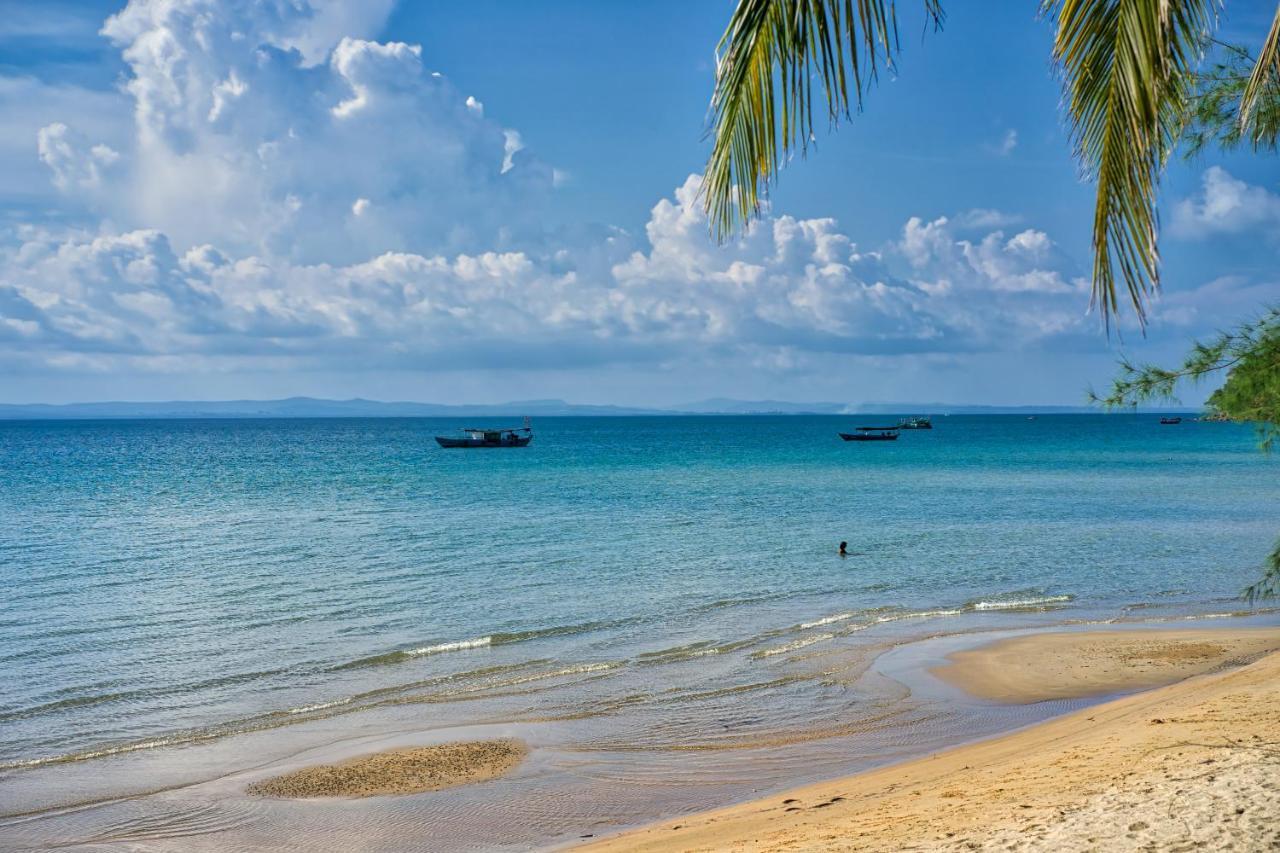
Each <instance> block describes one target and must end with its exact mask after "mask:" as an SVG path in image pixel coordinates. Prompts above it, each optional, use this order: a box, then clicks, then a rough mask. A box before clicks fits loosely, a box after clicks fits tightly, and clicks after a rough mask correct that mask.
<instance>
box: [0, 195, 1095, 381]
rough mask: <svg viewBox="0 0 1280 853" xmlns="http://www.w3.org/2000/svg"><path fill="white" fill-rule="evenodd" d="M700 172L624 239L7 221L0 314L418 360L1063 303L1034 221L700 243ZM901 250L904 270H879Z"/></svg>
mask: <svg viewBox="0 0 1280 853" xmlns="http://www.w3.org/2000/svg"><path fill="white" fill-rule="evenodd" d="M700 182H701V179H700V177H699V176H696V175H694V176H690V177H689V178H688V179H687V180H686V181H685V183H684V184H683V185H682V186H680V187H679V188H678V189H677V190H676V192H675V194H674V195H673V196H672V197H671V198H667V199H663V200H662V201H660V202H659V203H658V204H657V205H655V207H654V208H653V210H652V213H651V216H650V219H649V222H648V224H647V226H646V236H647V238H648V239H647V243H648V245H647V246H644V247H636V246H634V245H633V243H632V241H631V240H629V239H628V238H626V236H625V235H622V234H621V233H619V232H615V233H614V234H613V235H612V236H610V237H609V238H607V239H605V240H603V241H602V242H600V243H599V244H597V245H594V246H587V247H582V248H581V249H576V250H575V249H560V250H557V251H555V252H552V253H549V254H533V253H526V252H520V251H514V252H495V251H490V252H483V253H477V254H466V253H460V254H452V255H443V254H418V253H405V252H387V253H383V254H380V255H377V256H375V257H372V258H371V259H368V260H365V261H361V262H358V263H352V264H330V263H294V262H291V261H289V260H288V259H285V258H280V257H267V256H257V255H249V256H242V257H237V256H234V255H229V254H226V253H223V252H222V251H220V250H219V249H216V248H214V247H213V246H208V245H203V246H197V247H192V248H190V249H188V250H186V251H182V252H180V251H177V250H175V248H174V247H173V245H172V244H171V242H170V241H169V240H168V238H167V237H166V236H165V235H164V234H162V233H160V232H158V231H154V230H138V231H132V232H128V233H124V234H119V235H108V236H102V235H72V236H59V235H55V234H50V233H28V234H27V235H26V236H25V239H24V240H23V241H22V242H21V243H20V244H18V245H16V246H14V247H11V248H10V249H9V250H8V251H7V252H6V253H5V254H4V255H3V257H2V260H3V263H2V265H0V270H2V271H3V274H2V275H0V281H3V284H0V306H4V307H2V308H0V315H2V316H4V317H5V318H7V319H9V320H12V321H13V323H12V324H10V328H9V330H8V340H9V341H10V342H11V343H12V342H15V341H19V340H20V341H21V347H22V350H23V352H25V353H26V354H27V355H28V356H32V355H35V354H42V356H43V357H45V358H49V357H59V358H62V359H64V360H65V359H66V358H69V357H74V359H75V362H74V363H75V364H77V365H80V366H84V365H86V364H96V365H110V364H121V363H126V364H130V365H133V366H137V365H139V364H143V365H145V364H157V363H165V359H168V358H170V357H172V356H173V355H175V354H187V355H188V356H191V357H195V358H199V359H201V360H202V361H203V362H204V363H219V362H225V363H236V362H237V361H238V360H242V359H245V358H249V357H252V358H254V359H256V360H257V363H258V364H262V363H263V361H264V360H271V359H276V360H278V361H280V362H281V363H287V364H289V365H299V364H333V363H335V361H337V362H341V363H346V364H358V365H364V366H387V365H395V364H408V363H411V364H414V365H415V366H417V367H420V368H424V369H430V368H450V367H457V366H459V365H460V364H465V363H469V362H470V363H473V362H474V358H475V355H474V354H475V353H476V352H477V350H478V349H482V350H483V351H484V352H485V358H486V359H487V360H488V364H489V365H490V366H529V365H531V364H532V365H544V366H545V365H553V364H554V365H565V364H575V363H592V364H599V363H604V362H609V361H620V360H626V361H643V360H646V359H659V358H667V357H671V356H672V355H673V354H676V353H680V352H692V351H697V352H701V353H704V354H705V353H709V352H710V353H717V352H718V353H721V354H723V355H726V356H729V355H731V354H732V353H735V352H737V353H748V354H749V355H750V357H752V358H753V359H758V360H761V361H762V362H768V363H772V364H773V365H774V366H775V367H778V366H780V365H785V364H786V363H788V362H793V361H794V360H795V359H796V357H797V353H804V352H861V353H888V352H935V351H955V350H966V349H972V348H982V347H987V346H990V345H991V344H992V343H993V342H995V341H997V340H999V341H1002V342H1004V343H1008V342H1010V341H1016V340H1028V339H1034V338H1036V337H1040V336H1043V335H1046V334H1055V333H1058V332H1061V331H1063V330H1064V329H1067V328H1069V327H1071V326H1072V325H1073V324H1075V323H1078V322H1079V319H1080V318H1079V314H1080V303H1079V293H1078V290H1077V288H1076V287H1075V286H1074V285H1068V284H1066V283H1065V282H1064V281H1063V280H1062V278H1061V276H1060V275H1059V274H1058V273H1057V272H1054V271H1052V270H1048V269H1044V268H1042V267H1041V266H1039V265H1040V264H1041V263H1043V262H1044V261H1045V260H1047V259H1048V258H1049V257H1050V254H1051V242H1050V241H1049V240H1048V238H1047V237H1046V236H1045V235H1044V234H1042V233H1041V232H1037V231H1032V230H1028V231H1023V232H1020V233H1019V234H1016V235H1014V236H1013V237H1012V238H1007V239H1006V238H1005V237H1004V235H1003V234H1001V233H1000V232H993V233H992V234H990V235H988V237H987V238H985V239H984V240H982V241H980V242H978V243H970V242H968V241H964V240H957V239H955V237H954V236H953V235H952V234H951V233H950V230H949V227H948V223H947V221H946V220H945V219H938V220H934V221H933V222H930V223H924V222H922V221H920V220H918V219H913V220H911V221H910V222H908V223H907V225H906V227H905V228H904V232H903V239H902V242H901V243H900V244H899V246H896V247H890V249H891V253H890V254H889V255H886V254H883V253H877V252H863V251H860V250H859V249H858V248H857V247H856V246H855V245H854V243H853V241H852V240H851V239H850V238H849V236H848V235H846V234H844V233H842V232H841V231H840V230H839V228H838V226H837V224H836V223H835V222H834V221H833V220H830V219H810V220H799V219H795V218H792V217H789V216H776V217H769V218H767V219H765V220H764V221H762V222H760V223H758V224H757V225H755V226H754V227H753V228H752V229H750V231H749V232H748V233H747V234H745V235H744V236H743V237H742V238H741V239H740V240H738V241H735V242H733V243H730V244H727V245H719V244H717V243H716V242H715V241H713V240H712V239H710V237H709V236H708V229H707V220H706V215H705V213H704V212H703V209H702V206H701V204H700V203H699V200H698V192H699V188H700ZM360 201H364V199H361V200H360ZM357 206H359V202H357ZM903 259H905V260H906V261H907V262H908V265H909V266H910V267H911V275H910V276H907V277H900V276H895V275H894V274H893V273H892V272H891V269H890V268H891V266H892V264H893V263H894V262H900V261H901V260H903ZM975 290H984V291H988V292H989V293H991V294H994V295H995V296H996V299H995V300H994V302H993V303H991V304H988V305H986V307H985V308H984V310H983V312H982V313H977V312H974V311H970V310H967V309H966V308H965V307H964V306H965V305H966V304H968V301H967V299H966V296H968V295H972V292H973V291H975ZM1063 294H1067V295H1069V298H1067V299H1063V298H1062V295H1063Z"/></svg>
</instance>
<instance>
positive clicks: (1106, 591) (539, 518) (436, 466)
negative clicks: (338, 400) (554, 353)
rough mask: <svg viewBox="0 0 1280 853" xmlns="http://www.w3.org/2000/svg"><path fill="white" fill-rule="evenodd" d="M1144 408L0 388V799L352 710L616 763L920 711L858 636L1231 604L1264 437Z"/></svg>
mask: <svg viewBox="0 0 1280 853" xmlns="http://www.w3.org/2000/svg"><path fill="white" fill-rule="evenodd" d="M861 420H866V419H865V418H863V419H861ZM1157 420H1158V418H1156V417H1155V416H1150V415H1113V416H1103V415H1096V416H1092V415H1072V416H1041V417H1039V418H1037V419H1035V420H1029V419H1027V418H1025V417H1017V416H951V417H940V418H937V419H936V421H935V424H936V428H935V429H934V430H932V431H928V432H925V431H915V432H906V433H903V435H902V438H901V439H900V440H899V441H897V442H894V443H870V444H852V443H844V442H842V441H840V440H839V439H838V438H837V436H836V432H837V431H838V430H844V429H847V428H849V427H850V426H854V425H856V423H859V422H861V421H860V420H859V419H851V418H836V417H696V418H695V417H687V418H686V417H670V418H565V419H544V420H541V421H539V422H535V424H534V427H535V438H534V442H533V444H532V445H531V446H530V447H528V448H525V449H508V450H488V451H456V450H455V451H445V450H441V449H439V448H437V447H436V445H435V443H434V441H432V436H433V435H435V434H437V433H441V432H444V431H448V430H453V429H456V428H457V427H458V426H460V425H461V424H460V423H458V422H455V421H443V420H439V421H433V420H417V419H412V420H410V419H406V420H391V419H387V420H383V419H365V420H287V421H286V420H262V421H258V420H236V421H132V422H9V423H0V469H2V470H3V479H2V480H0V588H2V589H3V590H4V592H3V595H2V596H0V667H2V671H3V675H4V684H5V687H4V690H3V693H2V695H0V803H5V805H0V812H3V814H7V815H15V814H17V813H20V812H21V813H36V814H38V813H40V812H42V810H45V809H47V808H49V807H51V806H55V805H56V806H65V805H68V804H75V803H83V802H88V801H90V800H94V799H97V798H102V797H112V796H116V795H119V794H121V793H132V792H135V791H142V790H152V789H155V788H157V787H165V786H167V785H170V783H172V784H173V785H178V784H179V783H181V784H192V783H198V782H202V781H206V780H208V779H210V778H214V777H217V776H220V775H221V776H225V775H226V774H227V773H231V772H236V771H239V770H242V769H243V768H245V767H248V766H250V765H251V764H252V763H253V762H251V761H247V760H246V757H245V756H246V754H252V755H253V756H254V757H255V758H263V759H275V758H279V757H281V756H282V755H283V754H285V753H287V752H288V750H286V749H285V748H284V747H283V746H279V745H280V744H288V749H289V750H296V749H301V748H302V747H304V746H305V747H308V748H310V747H314V746H315V745H316V744H320V743H323V742H326V741H327V742H332V741H335V740H339V739H340V738H341V736H342V735H341V732H349V731H351V730H353V729H354V730H359V731H360V732H361V733H362V735H367V736H375V735H379V734H380V733H388V732H404V731H409V730H412V729H417V730H436V729H438V730H441V731H444V730H447V729H449V727H453V726H460V725H470V724H477V723H482V724H485V725H504V726H508V727H509V726H518V727H526V728H522V729H521V732H522V733H523V734H526V735H527V736H530V737H532V738H533V739H534V740H535V741H536V740H537V738H538V737H539V736H540V735H538V734H536V733H534V734H531V735H530V734H528V729H527V727H533V726H538V725H546V726H549V727H550V728H548V729H546V731H548V732H553V733H552V734H546V735H543V736H544V737H546V738H547V739H548V740H549V741H555V743H556V745H557V748H559V749H562V750H567V751H571V752H575V753H576V754H578V755H593V756H596V760H597V761H598V765H597V766H606V765H607V766H609V767H610V768H612V769H611V770H610V771H609V773H610V774H613V775H611V776H610V778H613V779H615V780H616V779H620V778H625V779H627V780H629V783H636V780H637V779H640V780H643V779H644V778H646V777H645V773H646V772H648V771H646V769H645V768H646V766H647V765H646V762H656V761H658V759H657V758H655V756H659V755H662V754H670V755H673V756H674V755H677V754H681V755H682V754H683V752H682V751H687V750H688V749H689V747H690V746H691V745H692V746H693V747H696V748H697V749H698V750H701V751H702V752H704V753H706V754H711V753H716V754H717V755H718V754H720V753H725V754H726V755H728V754H733V755H737V754H738V753H740V752H744V751H745V752H751V751H752V750H755V753H753V754H754V755H756V756H757V757H759V756H760V755H766V754H768V755H772V753H768V750H770V749H773V748H775V747H778V746H780V745H785V744H793V743H797V742H806V743H807V742H817V741H822V740H823V739H824V738H831V737H848V736H851V735H852V734H856V733H865V732H869V731H872V730H875V731H881V732H890V733H892V732H899V733H901V732H909V731H921V730H927V731H930V732H932V731H935V728H936V727H937V726H941V727H943V728H945V726H946V725H951V724H952V723H948V722H947V720H948V719H949V718H946V717H945V714H944V715H943V716H942V717H939V716H938V714H940V713H942V712H940V711H937V709H932V710H929V709H922V707H921V706H919V705H913V704H912V703H910V702H907V701H906V700H905V699H904V698H903V694H902V692H901V691H896V692H895V689H894V688H893V686H892V685H889V684H887V683H879V682H876V683H869V682H868V681H867V680H866V677H865V673H866V664H867V661H868V660H869V654H870V651H871V650H877V649H882V648H886V647H888V646H891V645H893V644H895V643H900V642H902V641H904V640H907V639H912V638H916V637H923V636H934V635H939V634H948V633H961V632H966V631H977V630H998V629H1002V628H1018V627H1025V626H1033V625H1043V624H1052V623H1056V622H1074V621H1092V620H1120V621H1134V622H1137V621H1142V620H1161V619H1176V618H1184V617H1187V616H1192V615H1203V614H1224V613H1229V612H1233V611H1239V610H1243V609H1244V605H1243V604H1242V603H1241V602H1240V601H1239V599H1238V598H1237V597H1236V596H1237V594H1238V593H1239V591H1240V589H1241V587H1243V586H1244V585H1245V584H1246V583H1248V582H1249V581H1251V580H1253V579H1255V578H1256V576H1257V574H1258V571H1259V565H1260V562H1261V557H1262V555H1263V554H1264V553H1265V552H1266V551H1267V550H1268V549H1269V547H1270V545H1271V542H1272V540H1273V538H1274V536H1275V535H1276V533H1277V531H1278V530H1280V477H1277V473H1278V472H1280V468H1277V463H1276V461H1275V460H1273V459H1267V458H1264V457H1263V456H1261V455H1260V454H1259V453H1258V452H1257V451H1256V449H1255V442H1254V437H1253V433H1252V430H1251V429H1250V428H1249V427H1245V426H1238V425H1231V424H1218V423H1197V422H1186V423H1183V424H1181V425H1179V426H1175V427H1169V426H1160V425H1158V423H1157ZM842 539H844V540H848V542H849V545H850V552H851V553H850V556H849V557H847V558H844V559H841V558H840V557H839V556H837V554H836V545H837V543H838V542H839V541H840V540H842ZM930 720H932V721H934V722H929V721H930ZM939 720H940V721H939ZM570 723H572V725H570ZM955 725H956V726H959V725H960V724H959V723H955ZM966 725H968V724H966ZM975 725H976V724H975ZM930 726H933V727H935V728H930ZM922 727H923V729H922ZM961 729H963V731H976V729H966V728H964V727H963V726H960V729H957V731H959V730H961ZM937 731H941V729H937ZM941 736H942V735H941V734H939V735H938V737H941ZM884 737H885V738H887V740H883V741H876V742H877V743H881V742H883V743H885V744H887V743H889V742H890V741H892V740H893V738H892V737H890V736H889V735H885V736H884ZM864 740H865V738H864ZM868 742H869V741H868ZM893 742H895V743H896V741H893ZM273 749H274V750H276V751H275V752H273V751H272V750H273ZM885 749H886V750H887V752H886V754H888V752H891V751H892V750H890V749H889V747H888V746H886V747H885ZM868 750H869V751H868V755H869V754H870V752H872V751H873V750H870V748H868ZM791 754H794V750H793V751H792V753H791ZM779 755H781V754H779ZM601 756H609V758H608V760H607V761H606V760H605V759H604V758H601ZM628 756H631V757H628ZM826 758H828V759H830V758H831V756H830V755H827V756H826ZM674 760H676V759H673V761H674ZM680 760H681V761H684V759H683V758H681V759H680ZM735 760H736V759H735ZM788 760H791V759H784V758H782V757H777V758H776V760H775V761H774V762H773V763H772V764H770V765H769V767H770V770H769V772H771V773H773V775H772V776H769V773H765V774H764V775H765V776H768V778H769V779H771V780H774V781H777V782H781V781H786V780H787V779H790V778H793V777H802V776H803V775H804V773H803V772H801V770H800V769H799V768H796V767H791V766H790V765H787V764H786V762H787V761H788ZM140 762H141V763H140ZM726 762H727V763H726ZM659 765H660V766H659ZM659 765H654V768H655V769H653V770H652V772H653V773H659V772H661V773H662V774H667V775H665V776H664V777H663V778H668V776H669V774H670V773H671V766H672V765H671V764H670V763H667V764H661V763H660V762H659ZM681 766H682V767H685V768H686V770H687V771H688V773H689V774H691V775H690V777H689V778H690V779H691V780H693V781H691V782H690V784H691V785H692V784H695V783H696V784H707V785H709V784H711V782H712V781H713V780H721V781H723V777H725V776H726V775H727V776H728V777H733V774H734V773H735V772H739V771H737V770H735V769H734V767H735V765H733V763H732V761H731V760H730V759H729V758H725V757H723V756H722V757H719V758H716V759H715V760H714V761H711V760H703V761H702V763H701V764H698V765H697V766H696V767H695V766H693V765H692V764H688V763H685V764H682V765H681ZM823 766H827V765H823ZM831 766H832V767H836V768H837V769H838V765H836V764H831ZM140 767H145V768H146V771H145V778H142V777H140V776H139V775H138V770H139V768H140ZM557 767H558V768H559V769H557ZM563 769H564V768H563V766H560V765H556V766H555V767H552V766H550V765H548V766H546V767H543V768H542V769H541V770H540V771H538V772H539V773H542V774H543V780H542V781H543V782H544V783H546V782H547V780H548V779H550V778H551V777H554V776H555V773H557V772H561V771H563ZM548 774H550V775H548ZM717 774H718V775H717ZM535 775H536V774H535ZM606 775H608V774H606ZM739 781H741V780H739ZM544 787H545V785H544ZM717 790H719V789H717ZM752 790H754V789H752ZM713 799H714V798H713ZM614 800H615V801H617V802H622V801H623V800H625V798H620V797H615V798H614ZM637 802H639V801H637ZM646 802H647V801H646ZM695 804H697V803H695ZM246 808H247V807H246ZM547 808H550V807H549V806H548V807H547ZM645 808H648V806H643V805H635V806H634V809H633V810H632V811H631V812H627V811H625V810H624V811H623V813H619V814H605V812H604V811H597V812H592V813H591V814H592V815H594V816H595V817H598V818H599V819H601V820H604V819H615V820H618V821H623V822H625V821H627V820H636V819H642V818H643V817H645V816H646V814H647V813H646V812H645ZM601 816H602V817H601ZM595 817H593V819H595ZM245 819H246V820H248V818H245ZM24 820H26V818H24ZM452 820H454V823H452V824H449V825H451V826H454V827H455V829H456V830H457V832H458V833H459V836H458V837H466V836H467V835H468V828H467V827H466V826H464V825H462V824H460V823H458V821H462V820H464V819H463V818H454V819H452ZM526 822H527V821H526ZM215 823H216V822H215ZM217 825H218V826H221V824H217ZM229 825H230V824H228V826H229ZM7 826H9V828H10V830H13V826H14V825H13V824H8V825H7ZM29 828H30V827H29V826H28V829H29ZM82 829H83V828H82ZM13 831H16V830H13ZM66 831H67V832H71V830H66ZM86 831H87V830H86ZM565 831H566V827H564V826H551V827H547V828H546V830H545V832H543V836H545V837H552V836H555V835H556V834H557V832H559V833H561V834H563V832H565ZM4 833H5V826H4V825H0V838H3V836H4ZM72 835H74V833H72ZM214 835H215V836H216V833H214ZM37 836H38V837H39V839H40V840H41V841H47V840H48V838H47V837H45V836H39V833H37V834H36V836H31V837H37ZM23 837H24V838H27V840H28V841H30V838H29V837H27V836H23ZM503 837H505V836H503ZM540 837H542V836H540ZM517 840H518V839H517ZM259 842H262V839H261V838H260V839H259ZM446 846H447V845H446Z"/></svg>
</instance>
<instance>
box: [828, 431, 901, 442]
mask: <svg viewBox="0 0 1280 853" xmlns="http://www.w3.org/2000/svg"><path fill="white" fill-rule="evenodd" d="M840 437H841V438H843V439H844V440H845V441H897V440H898V436H897V435H896V434H890V435H866V434H864V433H859V432H842V433H840Z"/></svg>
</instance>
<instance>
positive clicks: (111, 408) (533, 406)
mask: <svg viewBox="0 0 1280 853" xmlns="http://www.w3.org/2000/svg"><path fill="white" fill-rule="evenodd" d="M1142 411H1144V412H1151V413H1162V412H1181V413H1188V412H1195V411H1197V410H1196V409H1192V408H1188V407H1185V406H1183V407H1177V408H1150V409H1143V410H1142ZM1098 413H1099V410H1098V409H1097V408H1093V407H1089V406H992V405H956V404H953V403H936V402H935V403H900V402H868V403H830V402H828V403H821V402H819V403H796V402H788V401H783V400H734V399H729V398H723V397H722V398H715V399H710V400H702V401H699V402H694V403H687V404H683V405H678V406H671V407H660V408H640V407H634V406H611V405H590V404H582V403H569V402H566V401H564V400H513V401H510V402H506V403H484V404H464V405H448V404H443V403H414V402H382V401H379V400H364V399H360V398H355V399H351V400H324V399H319V398H315V397H289V398H286V399H282V400H173V401H167V402H123V401H122V402H100V403H64V404H50V403H0V420H85V419H95V418H102V419H113V418H116V419H118V418H130V419H134V418H147V419H182V418H454V417H457V418H462V417H468V418H470V417H522V416H525V415H528V416H530V417H601V416H604V417H610V416H612V417H626V416H632V417H634V416H637V415H663V416H673V417H678V416H681V415H859V414H861V415H894V414H896V415H907V414H930V415H949V414H955V415H1031V414H1098Z"/></svg>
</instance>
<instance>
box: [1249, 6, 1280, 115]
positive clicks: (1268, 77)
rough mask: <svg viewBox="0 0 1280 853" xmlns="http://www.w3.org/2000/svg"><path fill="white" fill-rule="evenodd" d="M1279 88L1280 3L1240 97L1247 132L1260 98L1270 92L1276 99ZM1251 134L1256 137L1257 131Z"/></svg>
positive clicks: (1255, 113) (1273, 98)
mask: <svg viewBox="0 0 1280 853" xmlns="http://www.w3.org/2000/svg"><path fill="white" fill-rule="evenodd" d="M1277 88H1280V5H1277V6H1276V17H1275V20H1273V21H1272V22H1271V30H1270V31H1269V32H1268V33H1267V40H1266V41H1265V42H1263V43H1262V52H1261V53H1259V54H1258V61H1257V63H1255V64H1254V66H1253V73H1252V74H1250V75H1249V82H1248V83H1246V84H1245V86H1244V94H1243V95H1241V97H1240V128H1241V130H1243V131H1244V132H1245V133H1246V134H1250V125H1251V124H1254V123H1255V120H1256V118H1257V106H1258V101H1259V99H1265V98H1266V95H1268V94H1269V95H1270V98H1269V99H1270V100H1271V101H1274V100H1275V99H1276V90H1277ZM1251 135H1253V136H1254V137H1255V138H1256V136H1257V133H1256V132H1254V133H1253V134H1251ZM1273 138H1274V137H1273Z"/></svg>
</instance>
